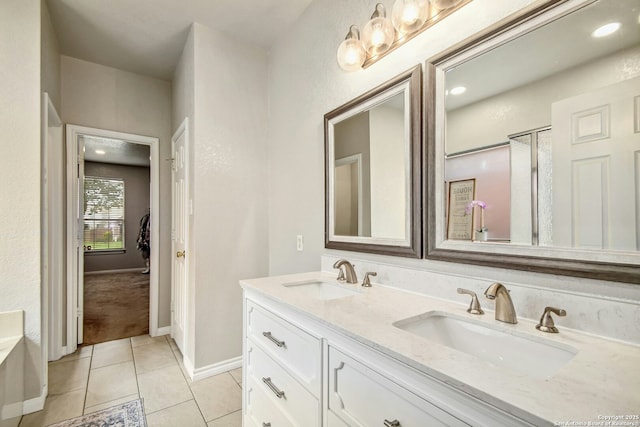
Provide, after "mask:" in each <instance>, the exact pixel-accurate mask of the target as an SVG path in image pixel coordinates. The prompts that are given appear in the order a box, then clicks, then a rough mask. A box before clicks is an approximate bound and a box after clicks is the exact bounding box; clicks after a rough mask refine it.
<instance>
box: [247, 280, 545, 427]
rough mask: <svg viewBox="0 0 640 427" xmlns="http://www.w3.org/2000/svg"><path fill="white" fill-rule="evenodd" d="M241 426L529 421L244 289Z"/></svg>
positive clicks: (410, 426)
mask: <svg viewBox="0 0 640 427" xmlns="http://www.w3.org/2000/svg"><path fill="white" fill-rule="evenodd" d="M244 321H245V324H244V328H245V342H244V355H243V357H244V369H243V375H244V378H243V381H244V384H245V388H244V396H243V399H244V404H243V420H244V425H245V426H256V427H280V426H299V427H310V426H318V427H320V426H322V427H345V426H352V427H356V426H361V427H369V426H371V427H375V426H381V427H385V426H386V427H424V426H465V425H472V426H487V427H498V426H509V427H513V426H532V425H533V424H529V423H527V422H525V421H523V420H521V419H519V418H517V417H514V416H512V415H510V414H508V413H506V412H504V411H502V410H500V409H498V408H496V407H494V406H492V405H489V404H487V403H485V402H483V401H481V400H479V399H477V398H475V397H473V396H470V395H468V394H466V393H464V392H461V391H459V390H458V389H455V388H453V387H451V386H449V385H447V384H445V383H444V382H442V381H439V380H437V379H435V378H432V377H430V376H428V375H425V374H423V373H421V372H419V371H416V370H415V369H413V368H411V367H409V366H407V365H405V364H404V363H401V362H400V361H398V360H395V359H393V358H390V357H388V356H387V355H385V354H383V353H381V352H379V351H378V350H375V349H373V348H372V347H369V346H368V345H365V344H363V343H361V342H358V341H357V340H355V339H353V338H352V337H348V336H346V335H345V334H344V333H342V332H340V331H338V330H336V329H334V328H332V327H330V326H327V325H326V324H325V322H324V321H319V320H318V319H315V318H313V317H310V316H306V315H305V314H302V313H301V312H300V311H298V310H293V309H291V307H288V306H286V305H283V304H280V303H277V302H274V301H272V300H270V299H268V298H263V297H262V296H261V295H260V294H257V293H254V292H251V291H247V290H245V316H244Z"/></svg>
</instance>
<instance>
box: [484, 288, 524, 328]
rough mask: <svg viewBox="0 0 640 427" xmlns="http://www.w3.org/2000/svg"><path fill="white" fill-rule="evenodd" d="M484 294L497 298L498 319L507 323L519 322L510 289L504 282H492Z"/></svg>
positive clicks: (490, 297)
mask: <svg viewBox="0 0 640 427" xmlns="http://www.w3.org/2000/svg"><path fill="white" fill-rule="evenodd" d="M484 295H485V296H486V297H487V298H489V299H495V300H496V320H499V321H501V322H505V323H513V324H515V323H518V318H517V317H516V309H515V308H514V307H513V301H511V296H510V295H509V291H508V290H507V288H505V287H504V285H503V284H502V283H498V282H496V283H494V284H492V285H491V286H489V287H488V288H487V290H486V291H484Z"/></svg>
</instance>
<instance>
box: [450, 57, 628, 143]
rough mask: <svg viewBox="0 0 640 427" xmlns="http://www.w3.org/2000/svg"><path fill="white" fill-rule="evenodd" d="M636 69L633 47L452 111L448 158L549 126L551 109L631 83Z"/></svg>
mask: <svg viewBox="0 0 640 427" xmlns="http://www.w3.org/2000/svg"><path fill="white" fill-rule="evenodd" d="M639 64H640V47H632V48H629V49H625V50H622V51H619V52H616V53H614V54H612V55H610V56H608V57H606V58H602V59H598V60H596V61H594V62H592V63H590V64H586V65H585V64H583V65H580V66H578V67H576V68H572V69H569V70H567V71H565V72H562V73H558V74H555V75H553V76H552V77H549V78H546V79H543V80H539V81H537V82H533V83H530V84H528V85H526V86H523V87H520V88H517V89H513V90H510V91H507V92H504V93H501V94H499V95H496V96H492V97H491V98H488V99H484V100H482V101H479V102H476V103H473V104H471V105H468V106H465V107H462V108H459V109H456V110H454V111H452V112H450V113H448V114H447V152H448V153H456V152H458V151H463V150H468V149H472V148H478V147H485V146H487V145H492V144H496V143H499V142H505V141H507V140H508V139H509V138H507V136H508V135H511V134H514V133H519V132H524V131H528V130H531V129H536V128H540V127H543V126H549V125H551V104H552V103H554V102H556V101H559V100H561V99H565V98H569V97H572V96H575V95H579V94H581V93H585V92H588V91H590V90H591V89H593V88H597V87H604V86H608V85H611V84H614V83H617V82H619V81H621V80H623V79H628V78H630V77H633V76H635V75H637V74H638V70H639V69H640V65H639ZM496 111H500V112H501V114H496V113H495V112H496ZM463 123H464V124H463Z"/></svg>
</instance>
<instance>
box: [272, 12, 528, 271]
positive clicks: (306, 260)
mask: <svg viewBox="0 0 640 427" xmlns="http://www.w3.org/2000/svg"><path fill="white" fill-rule="evenodd" d="M530 3H532V0H475V1H473V2H472V3H470V4H468V5H467V6H465V7H464V8H462V9H461V10H459V11H458V12H456V13H454V14H453V15H451V16H448V17H447V18H445V20H443V21H442V22H439V23H438V24H436V25H434V26H433V27H431V28H430V29H429V30H428V31H426V32H424V33H422V34H421V35H419V36H417V37H415V38H414V39H413V40H411V41H409V42H408V43H406V44H405V45H404V46H402V47H401V48H400V49H398V50H396V51H395V52H393V53H391V54H389V55H387V56H386V57H385V58H383V59H382V60H380V61H378V62H377V63H376V64H374V65H372V66H371V67H369V68H367V69H366V70H363V71H359V72H355V73H346V72H344V71H342V70H341V69H340V68H339V66H338V64H337V61H336V51H337V48H338V45H339V44H340V43H341V42H342V40H344V35H345V34H346V32H347V31H348V29H349V26H350V25H351V24H357V25H360V26H362V24H364V23H365V22H366V21H367V19H368V18H369V16H370V15H371V12H372V11H373V10H374V7H375V4H376V0H358V1H348V2H345V1H340V0H324V1H315V2H313V3H312V4H311V5H310V6H309V7H308V8H307V9H306V10H305V12H304V13H303V15H302V16H301V17H300V19H299V20H298V21H297V22H296V24H295V25H294V26H293V27H292V28H291V29H290V30H289V31H288V32H287V35H286V37H284V38H283V39H281V40H280V41H279V42H278V43H276V45H275V46H274V47H273V49H272V51H271V52H270V55H269V85H268V87H269V127H270V129H269V269H270V273H272V274H280V273H288V272H301V271H310V270H317V269H318V267H319V260H320V255H321V254H322V253H324V142H323V138H324V137H323V121H322V120H323V116H324V114H325V113H327V112H329V111H331V110H333V109H334V108H336V107H338V106H340V105H342V104H344V103H345V102H347V101H349V100H351V99H353V98H355V97H356V96H358V95H361V94H363V93H365V92H367V91H368V90H370V89H372V88H374V87H376V86H377V85H379V84H381V83H383V82H385V81H387V80H389V79H390V78H392V77H394V76H396V75H398V74H400V73H401V72H403V71H405V70H407V69H409V68H412V67H413V66H415V65H416V64H424V62H425V60H426V59H427V58H429V57H431V56H433V55H435V54H437V53H439V52H441V51H443V50H444V49H446V48H448V47H450V46H451V45H452V44H454V43H456V42H460V41H462V40H464V39H465V38H467V37H469V36H471V35H472V34H474V33H476V32H478V31H480V30H482V29H483V28H486V27H487V26H489V25H491V24H493V23H495V22H496V21H498V20H500V19H502V18H504V17H505V16H507V15H508V14H510V13H512V12H516V11H518V10H519V9H520V8H521V7H523V6H526V5H528V4H530ZM297 234H303V235H304V238H305V250H304V252H297V251H296V245H295V243H296V235H297Z"/></svg>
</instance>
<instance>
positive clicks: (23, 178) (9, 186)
mask: <svg viewBox="0 0 640 427" xmlns="http://www.w3.org/2000/svg"><path fill="white" fill-rule="evenodd" d="M40 42H41V40H40V1H39V0H2V1H0V81H2V85H0V117H2V119H0V135H2V136H1V138H2V144H1V145H0V146H1V147H2V150H1V155H0V199H2V202H1V203H0V223H2V228H1V231H0V271H2V274H1V275H0V311H9V310H24V311H25V341H26V352H25V354H26V358H25V366H24V367H25V378H24V379H25V398H26V399H32V398H35V397H38V396H40V395H41V393H42V386H43V385H44V383H45V379H44V378H43V377H44V375H43V358H42V350H43V348H42V325H41V316H40V310H41V300H40V298H41V293H40V239H41V237H40Z"/></svg>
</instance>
